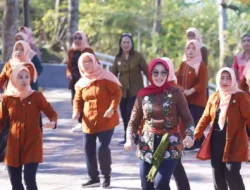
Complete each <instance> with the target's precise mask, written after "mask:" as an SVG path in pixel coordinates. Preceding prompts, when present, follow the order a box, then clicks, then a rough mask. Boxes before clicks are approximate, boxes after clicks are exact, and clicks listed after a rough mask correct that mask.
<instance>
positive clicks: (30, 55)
mask: <svg viewBox="0 0 250 190" xmlns="http://www.w3.org/2000/svg"><path fill="white" fill-rule="evenodd" d="M17 36H21V37H22V38H23V40H24V41H25V42H28V36H27V35H26V34H25V33H23V32H18V33H17V34H16V35H15V38H16V37H17ZM35 55H37V53H36V52H35V51H34V50H32V49H31V48H30V51H29V58H30V60H31V59H33V57H34V56H35Z"/></svg>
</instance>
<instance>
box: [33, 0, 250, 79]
mask: <svg viewBox="0 0 250 190" xmlns="http://www.w3.org/2000/svg"><path fill="white" fill-rule="evenodd" d="M60 1H61V5H60V11H59V15H57V14H56V11H55V1H51V0H43V1H40V0H32V1H31V8H30V11H31V17H32V19H31V20H32V28H33V30H34V32H35V37H36V41H37V42H39V44H40V46H42V47H44V48H52V47H54V46H53V44H56V43H55V42H58V41H59V42H60V43H59V45H58V44H57V45H58V46H60V47H58V48H54V50H56V51H61V54H62V55H63V54H65V53H64V51H63V48H62V47H61V46H63V45H62V43H61V42H64V40H66V39H65V36H64V35H63V32H62V31H63V30H65V29H66V28H67V23H65V19H66V17H67V0H60ZM161 2H162V3H161V11H160V14H158V16H157V18H156V19H157V20H159V21H161V27H160V31H159V32H157V33H153V32H152V31H153V24H154V21H155V19H154V16H155V11H156V10H155V6H154V1H152V0H139V1H127V0H79V11H80V12H79V29H80V30H83V31H85V32H86V33H87V34H88V37H89V40H90V44H91V46H92V47H93V48H94V49H95V51H98V52H102V53H106V54H110V55H115V54H116V53H117V52H118V48H119V47H118V40H119V37H120V35H121V34H122V33H126V32H130V33H132V34H133V38H134V44H135V49H139V50H140V51H141V52H142V53H143V55H144V56H145V58H146V60H147V61H148V62H149V61H150V60H151V59H153V58H155V57H161V56H168V57H170V58H171V59H173V60H174V62H175V67H178V65H179V64H180V63H181V60H182V56H183V51H184V46H185V43H186V35H185V32H186V29H188V28H189V27H196V28H198V29H199V31H200V33H201V34H202V39H203V42H204V43H205V44H206V46H207V48H208V50H209V71H210V77H213V75H214V74H215V71H216V70H217V69H218V67H219V61H218V59H219V40H218V38H219V35H218V4H217V3H216V0H203V1H192V2H194V3H189V2H191V1H187V0H162V1H161ZM226 3H227V4H228V5H230V6H231V7H234V9H230V8H228V9H227V14H228V29H227V31H225V36H226V55H227V56H228V57H229V58H230V60H231V61H232V59H233V56H234V55H235V54H236V53H237V52H239V51H240V50H241V49H240V37H241V36H242V34H244V33H246V32H249V30H250V25H249V23H250V15H249V10H250V2H249V1H244V0H227V1H226ZM232 5H233V6H232ZM59 53H60V52H59ZM61 57H63V56H61Z"/></svg>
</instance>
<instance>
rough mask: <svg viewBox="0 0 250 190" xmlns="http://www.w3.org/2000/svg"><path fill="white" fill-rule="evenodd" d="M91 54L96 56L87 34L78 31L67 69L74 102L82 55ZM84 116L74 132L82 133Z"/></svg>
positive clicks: (70, 51) (69, 55) (70, 50)
mask: <svg viewBox="0 0 250 190" xmlns="http://www.w3.org/2000/svg"><path fill="white" fill-rule="evenodd" d="M84 52H89V53H92V54H94V51H93V50H92V49H91V48H90V47H89V43H88V38H87V35H86V34H85V32H83V31H77V32H76V33H75V34H74V36H73V44H72V46H71V48H70V49H69V52H68V59H67V69H66V77H67V79H68V80H69V81H70V84H69V89H70V90H71V100H72V101H73V99H74V96H75V88H74V86H75V84H76V82H77V81H78V80H79V79H80V78H81V75H80V72H79V69H78V59H79V57H80V56H81V54H82V53H84ZM81 122H82V115H81V117H80V118H79V120H78V124H77V125H76V126H75V127H73V128H72V131H73V132H81V131H82V125H81Z"/></svg>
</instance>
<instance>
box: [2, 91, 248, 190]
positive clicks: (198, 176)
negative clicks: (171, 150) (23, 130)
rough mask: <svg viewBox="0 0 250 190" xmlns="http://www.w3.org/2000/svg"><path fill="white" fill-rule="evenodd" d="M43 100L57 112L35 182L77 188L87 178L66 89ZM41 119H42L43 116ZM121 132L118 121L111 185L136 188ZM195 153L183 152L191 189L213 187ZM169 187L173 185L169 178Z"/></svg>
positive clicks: (55, 188)
mask: <svg viewBox="0 0 250 190" xmlns="http://www.w3.org/2000/svg"><path fill="white" fill-rule="evenodd" d="M44 94H45V96H46V97H47V99H48V100H49V101H50V102H51V103H52V105H53V106H54V108H55V109H56V111H57V112H58V114H59V118H60V119H59V123H58V128H57V129H56V130H50V129H46V130H44V163H43V164H40V165H39V171H38V174H37V183H38V187H39V189H40V190H80V189H82V188H81V183H82V182H84V180H87V179H88V176H87V174H86V166H85V161H84V151H83V148H82V134H81V133H72V132H71V131H70V129H71V127H72V125H74V122H72V120H71V114H72V112H71V103H70V92H69V91H68V90H67V89H56V90H49V89H48V90H45V92H44ZM44 120H46V119H45V118H44ZM122 135H123V129H122V122H121V124H120V125H119V126H118V127H117V128H116V130H115V134H114V136H113V139H112V142H111V150H112V156H113V165H112V170H113V171H112V181H111V188H110V189H116V190H139V189H140V180H139V168H138V159H137V158H136V156H135V151H133V152H125V151H124V149H123V147H121V146H119V145H118V141H119V140H121V138H122ZM195 155H196V152H186V155H185V157H184V158H183V163H184V167H185V169H186V172H187V174H188V177H189V180H190V185H191V189H192V190H201V189H202V190H213V184H212V173H211V166H210V162H209V161H199V160H197V159H196V158H195ZM2 168H3V164H0V189H1V190H10V189H11V186H10V182H9V179H8V174H7V171H6V170H3V169H2ZM241 173H242V176H243V179H244V182H245V186H246V190H248V189H250V163H243V164H242V170H241ZM90 189H96V190H98V189H100V188H89V190H90ZM171 189H172V190H176V185H175V182H174V181H173V180H171Z"/></svg>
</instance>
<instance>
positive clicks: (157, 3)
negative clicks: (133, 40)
mask: <svg viewBox="0 0 250 190" xmlns="http://www.w3.org/2000/svg"><path fill="white" fill-rule="evenodd" d="M155 10H156V11H155V17H154V24H153V34H155V33H160V30H161V20H160V18H159V17H160V14H161V0H155Z"/></svg>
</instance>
